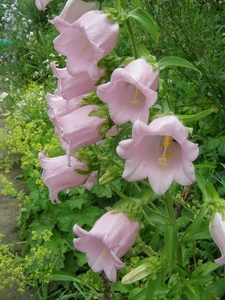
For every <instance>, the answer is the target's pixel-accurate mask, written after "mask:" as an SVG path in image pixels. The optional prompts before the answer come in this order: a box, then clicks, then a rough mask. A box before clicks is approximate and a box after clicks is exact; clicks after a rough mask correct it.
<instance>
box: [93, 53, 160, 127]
mask: <svg viewBox="0 0 225 300" xmlns="http://www.w3.org/2000/svg"><path fill="white" fill-rule="evenodd" d="M158 78H159V74H158V71H155V72H154V71H153V68H152V66H151V65H150V64H148V63H147V62H146V61H145V60H144V59H142V58H139V59H137V60H134V61H132V62H131V63H129V64H128V65H127V66H126V67H125V68H124V69H122V68H118V69H116V70H114V72H113V73H112V77H111V81H110V82H108V83H105V84H102V85H100V86H98V88H97V94H98V97H99V98H100V99H101V100H102V101H103V102H105V103H107V104H108V109H109V114H110V117H111V119H112V120H113V122H114V123H115V124H124V123H126V122H129V121H130V122H131V123H134V122H135V121H136V120H141V121H143V122H145V123H147V122H148V117H149V108H150V107H151V106H152V105H153V104H154V103H155V101H156V100H157V95H158V94H157V92H156V90H157V87H158Z"/></svg>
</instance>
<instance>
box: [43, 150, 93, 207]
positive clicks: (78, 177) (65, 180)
mask: <svg viewBox="0 0 225 300" xmlns="http://www.w3.org/2000/svg"><path fill="white" fill-rule="evenodd" d="M38 158H39V162H40V164H41V166H42V168H43V173H42V178H43V181H44V184H45V185H46V186H47V187H48V188H49V190H50V198H51V202H52V203H54V202H55V201H56V202H57V203H60V200H59V198H58V193H59V192H60V191H63V190H65V189H68V188H72V187H77V186H80V185H83V184H84V183H85V181H86V179H87V178H88V176H89V175H82V174H78V173H76V172H75V171H74V169H81V170H87V166H86V165H85V164H84V163H83V162H80V161H79V160H78V159H77V158H75V157H73V156H71V157H70V166H68V165H67V162H68V158H67V157H66V155H63V156H58V157H54V158H49V157H47V156H46V155H45V154H44V153H43V152H42V153H40V154H39V156H38Z"/></svg>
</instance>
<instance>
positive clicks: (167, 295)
mask: <svg viewBox="0 0 225 300" xmlns="http://www.w3.org/2000/svg"><path fill="white" fill-rule="evenodd" d="M53 1H54V0H53ZM48 2H49V1H45V2H44V1H43V2H41V1H40V2H39V1H36V5H37V8H38V9H45V6H46V5H47V4H48ZM99 2H100V3H99V5H98V3H96V2H93V3H91V2H90V3H86V2H83V1H80V0H73V1H71V0H68V1H67V3H66V4H65V7H64V9H63V10H62V12H61V13H60V14H59V15H58V16H56V17H55V18H54V19H53V20H51V23H52V26H54V27H55V28H56V29H57V31H58V32H59V35H58V36H56V38H55V39H54V41H53V44H54V48H55V50H56V51H57V52H58V53H59V54H61V55H63V56H64V59H65V62H64V63H65V65H64V66H63V68H61V69H60V68H58V67H57V66H56V63H54V62H52V63H51V68H52V71H53V73H54V75H55V77H56V78H57V79H58V83H57V87H56V89H55V92H54V94H51V93H50V91H49V92H48V93H47V95H46V100H47V103H48V105H49V107H50V108H49V111H48V115H49V118H50V120H51V122H52V123H53V124H54V126H55V134H56V135H57V136H58V137H59V141H60V145H61V148H62V151H64V155H62V156H58V157H48V156H47V155H45V153H44V152H41V153H40V154H39V162H40V166H41V167H42V168H43V173H42V178H43V181H44V183H45V184H46V186H47V187H48V188H49V190H50V197H49V198H50V199H51V201H52V202H57V203H56V204H55V206H54V207H55V208H54V209H55V211H56V212H57V213H56V215H57V217H58V219H57V221H56V220H54V218H52V219H50V222H51V223H52V224H53V225H52V228H54V230H53V235H52V237H51V239H52V240H60V238H59V234H57V233H56V230H55V227H57V226H58V228H59V229H60V230H61V232H64V233H65V232H66V234H67V236H66V242H64V241H63V246H62V247H67V248H65V249H66V250H65V252H66V251H68V252H69V251H71V253H72V254H71V255H70V261H69V262H68V261H66V260H65V262H64V264H63V263H62V265H61V268H60V266H58V265H56V267H55V270H52V280H55V281H58V280H59V281H61V282H62V281H71V282H73V283H74V284H73V286H74V287H75V291H74V289H73V290H72V291H73V292H74V294H73V295H72V297H75V296H74V295H75V293H78V292H79V293H80V295H81V296H82V297H84V298H86V299H89V298H90V299H91V297H92V295H94V296H93V297H94V298H97V299H101V298H102V299H103V298H104V297H105V299H108V298H109V294H111V295H113V296H112V297H114V298H115V299H129V300H132V299H133V300H134V299H140V300H142V299H143V300H145V299H159V298H160V299H177V300H178V299H191V298H193V299H200V298H201V297H203V298H204V299H216V297H217V294H216V293H214V292H213V289H214V288H215V285H216V283H215V282H216V281H215V279H214V277H216V276H217V275H219V276H220V275H221V272H220V271H219V270H217V268H218V266H217V264H216V263H217V262H218V261H217V260H216V261H215V262H216V263H214V262H213V260H214V258H213V255H214V253H211V252H210V251H208V253H207V249H206V250H203V248H204V242H203V240H210V242H212V241H211V238H210V233H211V235H212V238H213V240H214V241H215V243H216V244H217V245H218V247H219V249H220V250H221V252H222V258H221V259H219V263H218V265H223V263H224V260H223V254H224V247H223V234H221V233H222V232H223V226H224V225H223V222H224V221H223V219H222V217H221V216H222V215H220V214H218V213H215V212H214V213H213V212H212V211H213V210H212V209H211V208H212V206H213V205H215V206H216V203H217V202H218V195H216V192H215V191H214V189H213V186H212V184H209V183H208V182H207V181H205V180H204V178H202V174H201V171H199V170H201V169H204V168H205V166H204V165H201V159H199V153H200V154H201V148H200V146H201V145H198V143H197V141H196V138H195V135H194V134H192V133H194V129H195V128H194V126H196V124H198V121H199V120H200V119H202V118H204V117H205V116H207V115H208V114H210V113H212V112H213V111H214V108H213V107H212V108H210V109H209V110H202V111H200V112H198V113H196V114H195V112H193V113H192V114H190V115H188V114H186V115H182V114H179V112H180V111H179V107H178V105H176V101H174V103H173V106H172V105H171V103H170V101H168V98H167V94H168V93H169V90H168V87H167V85H166V82H167V83H168V84H170V81H169V78H164V77H163V76H164V73H163V69H165V68H167V67H170V66H175V67H184V68H188V69H190V70H191V71H192V72H196V73H197V74H199V75H200V72H199V70H198V69H197V67H196V66H194V65H193V64H191V63H190V62H188V61H186V60H184V59H182V58H179V57H163V58H161V59H158V60H157V58H154V57H153V56H152V53H150V51H149V49H147V48H146V47H145V45H144V43H140V39H139V38H138V36H137V35H138V30H135V29H136V28H137V25H134V24H138V27H140V26H141V27H142V28H143V32H145V33H147V32H148V34H150V36H151V39H152V42H153V41H154V42H160V40H159V34H158V29H157V27H156V25H155V22H154V20H153V19H152V17H150V15H149V14H148V13H147V12H146V11H145V10H144V9H142V8H141V7H142V5H141V2H139V1H133V2H134V4H135V5H136V6H137V7H136V8H134V9H132V10H130V11H129V9H127V6H126V8H125V5H124V4H122V3H121V1H119V0H117V1H115V3H114V2H113V4H114V6H113V7H107V3H106V1H99ZM78 4H79V5H80V6H79V7H80V9H79V10H78ZM123 6H124V7H123ZM73 12H74V13H73ZM135 22H137V23H135ZM125 31H126V36H129V43H130V46H131V48H132V49H131V51H132V56H130V55H126V56H124V57H120V53H119V51H118V49H119V45H120V42H121V39H123V34H124V32H125ZM131 51H130V52H131ZM117 52H118V53H117ZM46 152H47V150H46ZM197 163H198V165H197V167H195V165H194V164H197ZM74 187H76V189H75V192H74V193H75V195H79V197H74V198H73V194H71V193H72V192H71V191H72V188H74ZM70 189H71V190H70ZM63 190H65V192H64V193H62V191H63ZM200 191H201V192H202V197H200V196H199V195H200ZM76 193H77V194H76ZM65 195H66V196H65ZM84 195H85V196H84ZM198 198H200V199H199V200H198V201H197V200H196V199H198ZM189 199H190V200H189ZM191 199H192V200H191ZM47 200H48V199H46V201H47ZM188 201H193V202H192V203H194V204H195V205H192V206H191V205H190V204H189V203H188ZM59 202H61V203H59ZM67 205H68V206H67ZM74 207H75V208H76V210H73V209H74ZM95 207H98V209H97V210H95ZM92 211H94V212H95V213H93V215H92V217H91V218H88V217H89V214H92ZM65 212H66V214H65ZM211 215H212V216H214V215H215V217H214V218H212V221H211V223H210V220H211ZM93 219H95V222H93ZM40 224H41V223H40ZM209 224H210V227H209ZM31 228H32V226H31ZM71 244H72V246H71ZM215 247H216V246H215V245H214V249H216V248H215ZM206 248H207V247H206ZM72 249H73V250H72ZM201 251H202V252H203V254H202V252H201ZM214 251H215V250H214ZM89 268H90V269H91V270H89ZM60 269H61V270H62V269H63V271H64V272H59V270H60ZM65 271H66V272H65ZM213 272H214V273H213ZM217 272H218V273H217ZM93 282H94V283H93ZM102 282H103V287H102V288H101V287H99V286H98V284H99V283H102ZM123 284H127V289H125V288H124V286H123ZM93 291H94V292H93ZM76 295H77V294H76ZM90 295H91V296H90ZM107 297H108V298H107ZM112 297H111V298H112ZM212 297H214V298H212Z"/></svg>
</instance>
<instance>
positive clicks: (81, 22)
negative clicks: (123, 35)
mask: <svg viewBox="0 0 225 300" xmlns="http://www.w3.org/2000/svg"><path fill="white" fill-rule="evenodd" d="M54 25H55V27H56V29H57V30H58V31H59V32H60V35H59V36H58V37H56V38H55V40H54V47H55V50H56V51H57V52H59V53H60V54H62V55H65V56H66V57H67V62H66V65H67V70H68V72H69V73H70V74H71V75H72V76H76V75H79V74H81V73H83V72H87V73H88V75H89V77H90V78H91V79H92V80H96V81H97V80H98V79H99V68H98V66H97V64H98V61H99V60H100V59H102V58H103V57H104V56H105V55H107V54H108V53H109V52H111V51H112V50H113V48H114V47H115V46H116V43H117V39H118V35H119V25H118V23H116V22H113V21H111V20H109V19H108V17H107V14H101V12H100V11H98V10H93V11H89V12H87V13H85V14H84V15H83V16H81V17H80V18H79V19H78V20H77V21H75V22H74V23H72V24H70V23H68V22H66V21H64V20H63V19H61V18H59V17H56V18H55V19H54ZM78 41H79V42H78Z"/></svg>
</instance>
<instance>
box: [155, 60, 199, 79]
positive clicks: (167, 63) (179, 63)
mask: <svg viewBox="0 0 225 300" xmlns="http://www.w3.org/2000/svg"><path fill="white" fill-rule="evenodd" d="M158 66H159V70H163V69H164V68H166V67H182V68H188V69H192V70H194V71H196V72H198V73H199V74H200V75H201V74H202V73H201V72H200V71H199V70H198V69H197V68H196V67H195V66H194V65H193V64H192V63H190V62H189V61H187V60H186V59H183V58H180V57H176V56H168V57H163V58H162V59H160V60H159V61H158Z"/></svg>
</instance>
